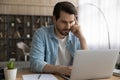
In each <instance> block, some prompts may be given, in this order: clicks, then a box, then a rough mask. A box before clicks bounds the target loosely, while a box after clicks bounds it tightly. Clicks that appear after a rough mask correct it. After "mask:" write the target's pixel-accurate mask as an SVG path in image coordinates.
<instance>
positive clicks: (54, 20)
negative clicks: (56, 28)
mask: <svg viewBox="0 0 120 80" xmlns="http://www.w3.org/2000/svg"><path fill="white" fill-rule="evenodd" d="M52 19H53V23H54V24H55V23H56V18H55V16H53V18H52Z"/></svg>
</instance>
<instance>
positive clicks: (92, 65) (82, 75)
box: [62, 50, 119, 80]
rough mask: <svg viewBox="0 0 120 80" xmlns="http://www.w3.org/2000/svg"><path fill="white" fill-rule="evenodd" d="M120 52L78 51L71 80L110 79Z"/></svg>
mask: <svg viewBox="0 0 120 80" xmlns="http://www.w3.org/2000/svg"><path fill="white" fill-rule="evenodd" d="M118 54H119V52H118V50H78V51H76V53H75V57H74V61H73V67H72V72H71V76H70V78H68V77H67V78H66V76H64V75H62V76H63V77H64V78H66V79H70V80H86V79H101V78H109V77H111V76H112V74H113V70H114V67H115V64H116V61H117V57H118Z"/></svg>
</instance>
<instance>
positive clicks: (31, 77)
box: [22, 74, 58, 80]
mask: <svg viewBox="0 0 120 80" xmlns="http://www.w3.org/2000/svg"><path fill="white" fill-rule="evenodd" d="M39 75H40V74H26V75H22V79H23V80H58V79H57V78H56V77H55V76H54V75H52V74H41V76H40V77H39ZM38 77H39V78H38Z"/></svg>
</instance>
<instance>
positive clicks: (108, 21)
mask: <svg viewBox="0 0 120 80" xmlns="http://www.w3.org/2000/svg"><path fill="white" fill-rule="evenodd" d="M78 21H79V24H80V25H81V29H82V31H83V34H84V36H85V38H86V41H87V44H88V48H89V49H120V0H79V5H78Z"/></svg>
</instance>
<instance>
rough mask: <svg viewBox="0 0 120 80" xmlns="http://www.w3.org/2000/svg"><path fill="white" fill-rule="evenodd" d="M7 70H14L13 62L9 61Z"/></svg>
mask: <svg viewBox="0 0 120 80" xmlns="http://www.w3.org/2000/svg"><path fill="white" fill-rule="evenodd" d="M7 67H8V69H14V68H15V61H9V62H8V64H7Z"/></svg>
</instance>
